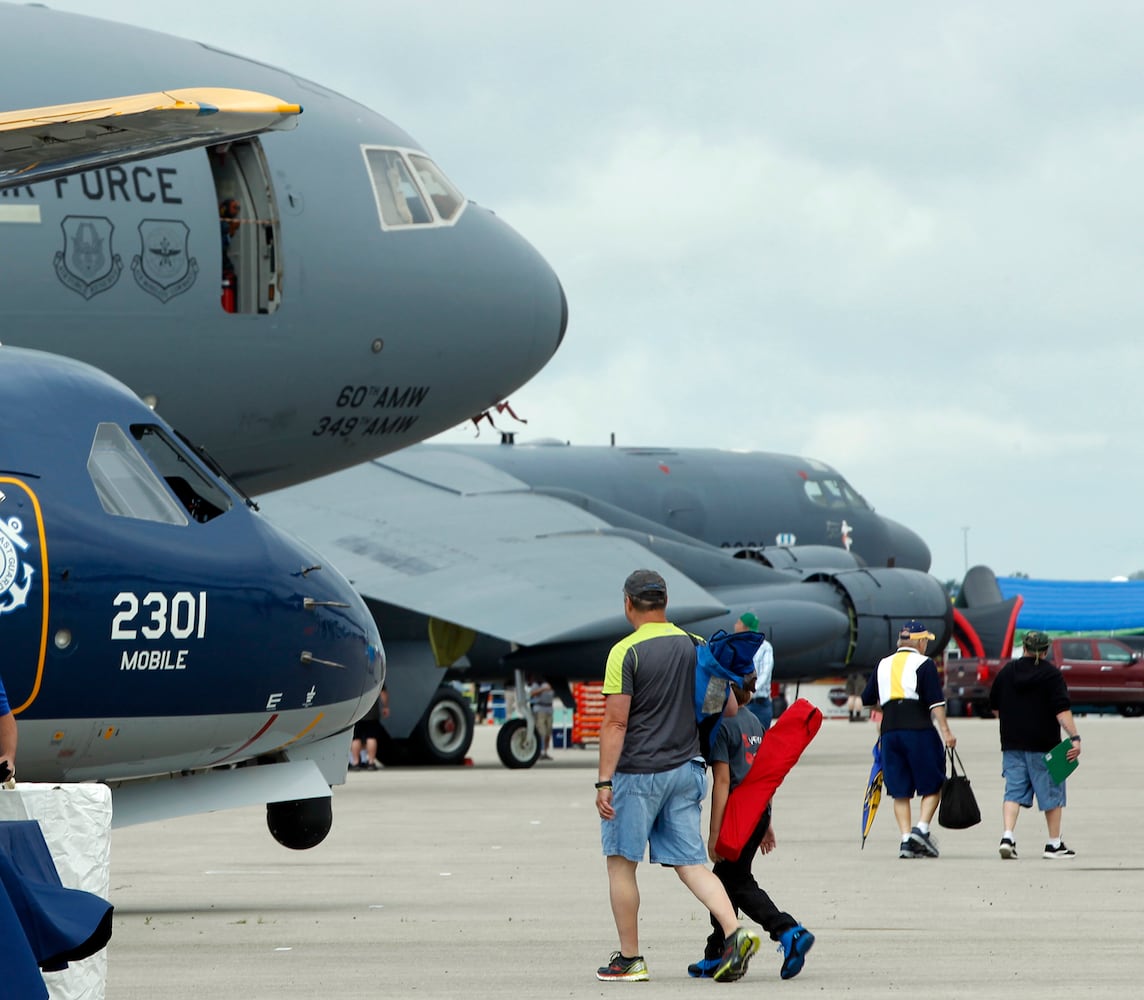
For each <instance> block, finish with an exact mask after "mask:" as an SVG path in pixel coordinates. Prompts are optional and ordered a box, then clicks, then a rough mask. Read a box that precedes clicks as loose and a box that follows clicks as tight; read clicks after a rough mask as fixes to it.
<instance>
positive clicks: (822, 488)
mask: <svg viewBox="0 0 1144 1000" xmlns="http://www.w3.org/2000/svg"><path fill="white" fill-rule="evenodd" d="M803 488H804V489H805V490H806V495H807V496H808V497H809V498H810V501H811V503H814V504H817V505H818V506H819V507H830V508H832V509H835V510H844V509H846V508H856V509H858V510H868V509H869V505H868V504H867V503H866V501H865V500H863V499H862V497H861V496H859V495H858V494H857V493H855V492H854V490H853V489H852V488H851V486H850V484H849V483H848V482H846V480H845V479H835V478H831V477H823V478H822V479H806V480H804V482H803Z"/></svg>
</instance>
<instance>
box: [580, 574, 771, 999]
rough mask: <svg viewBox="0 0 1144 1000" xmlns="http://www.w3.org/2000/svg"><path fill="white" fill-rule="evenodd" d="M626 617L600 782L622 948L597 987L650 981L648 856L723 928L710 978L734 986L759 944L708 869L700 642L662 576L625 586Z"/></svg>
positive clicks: (607, 677)
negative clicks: (671, 617) (645, 921)
mask: <svg viewBox="0 0 1144 1000" xmlns="http://www.w3.org/2000/svg"><path fill="white" fill-rule="evenodd" d="M624 615H625V616H626V618H627V619H628V623H629V624H630V625H631V626H632V629H633V632H632V634H631V635H629V636H628V637H627V638H625V639H621V640H620V641H619V642H617V643H616V644H615V645H614V646H613V647H612V650H611V652H610V653H609V654H608V662H607V665H606V667H605V671H604V688H603V691H604V720H603V722H602V724H601V726H600V762H599V772H598V780H597V781H596V811H597V813H599V816H600V841H601V845H602V847H603V851H604V855H605V857H606V858H607V866H608V897H609V900H610V902H611V906H612V917H613V918H614V920H615V922H616V930H617V932H618V933H619V939H620V948H619V950H618V951H615V952H613V953H612V956H611V958H610V959H609V961H608V964H607V965H604V966H602V967H600V968H599V969H597V970H596V978H597V979H600V980H602V981H604V982H616V981H627V982H641V981H646V980H647V979H648V978H649V975H648V968H647V963H646V962H645V961H644V957H643V955H641V954H640V950H639V908H640V892H639V886H638V884H637V882H636V867H637V865H638V864H639V863H640V861H642V860H643V858H644V854H645V852H648V851H649V848H650V853H649V857H650V859H651V863H652V864H653V865H662V866H664V867H667V868H673V869H675V873H676V875H677V876H678V877H679V880H680V881H681V882H682V883H683V884H684V885H685V886H687V888H688V889H689V890H690V891H691V893H692V894H693V895H694V896H695V898H696V899H698V900H699V901H700V902H701V903H702V904H703V905H704V906H705V907H707V909H708V910H709V911H710V912H711V913H712V914H713V915H714V916H715V918H716V920H717V921H718V923H719V926H720V927H721V928H722V931H723V935H724V937H725V940H726V947H725V948H724V950H723V955H722V957H721V958H720V961H719V964H718V965H717V966H716V967H715V968H714V969H712V970H711V978H713V979H715V980H721V981H723V982H729V981H731V980H734V979H738V978H740V977H741V976H742V975H743V974H744V973H745V972H746V971H747V963H748V961H749V960H750V958H751V956H752V955H753V954H754V953H755V952H756V951H758V950H759V943H760V941H759V936H758V935H757V934H756V933H755V932H754V931H751V930H748V929H747V928H745V927H740V926H739V922H738V918H737V917H736V916H735V908H734V907H733V906H732V905H731V900H730V899H729V898H728V897H727V890H726V889H724V888H723V883H722V882H720V881H719V879H718V878H717V877H716V876H715V875H714V873H712V872H711V871H709V870H708V869H707V867H706V864H705V863H706V861H707V852H706V850H705V849H704V846H703V834H702V833H701V832H700V817H701V811H702V803H703V796H704V795H705V794H706V792H707V778H706V773H705V769H706V765H705V764H704V762H703V758H702V757H701V756H700V753H699V727H698V724H697V721H696V717H695V705H694V697H693V692H694V689H695V661H696V654H695V642H694V641H693V639H692V637H691V636H690V635H688V633H686V632H684V631H683V630H682V629H680V628H677V627H676V626H675V625H673V624H671V623H670V622H669V621H668V620H667V584H666V583H664V580H663V577H662V576H660V575H659V573H656V572H655V571H654V570H647V569H642V570H636V571H635V572H634V573H632V574H631V575H630V576H629V577H628V578H627V580H625V581H624ZM637 668H638V669H637Z"/></svg>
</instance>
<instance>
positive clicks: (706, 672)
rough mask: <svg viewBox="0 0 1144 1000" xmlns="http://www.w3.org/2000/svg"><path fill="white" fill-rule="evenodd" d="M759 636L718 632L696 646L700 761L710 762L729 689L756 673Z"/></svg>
mask: <svg viewBox="0 0 1144 1000" xmlns="http://www.w3.org/2000/svg"><path fill="white" fill-rule="evenodd" d="M689 634H690V633H689ZM763 638H764V636H763V634H762V633H761V632H726V631H724V630H723V629H719V631H718V632H716V633H715V634H714V635H712V636H711V638H710V639H708V640H707V641H706V642H702V641H696V637H695V636H692V642H695V721H696V722H697V723H698V725H699V742H700V746H701V747H702V750H703V757H704V759H706V760H707V761H708V762H710V756H711V755H710V749H711V745H712V743H713V742H714V741H715V734H716V733H717V732H718V730H719V722H720V720H721V719H722V718H723V709H724V708H726V707H727V698H728V697H729V696H730V693H731V689H730V687H729V686H728V685H729V683H735V684H739V683H741V682H742V680H743V678H744V677H746V676H748V675H749V674H753V673H754V672H755V662H754V661H755V653H757V652H758V650H759V647H760V646H761V645H762V644H763Z"/></svg>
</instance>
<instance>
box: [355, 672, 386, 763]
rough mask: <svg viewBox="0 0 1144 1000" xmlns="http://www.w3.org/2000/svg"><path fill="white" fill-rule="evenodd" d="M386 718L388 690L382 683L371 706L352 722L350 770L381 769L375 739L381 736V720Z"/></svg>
mask: <svg viewBox="0 0 1144 1000" xmlns="http://www.w3.org/2000/svg"><path fill="white" fill-rule="evenodd" d="M388 718H389V692H388V691H387V690H386V689H385V685H384V684H383V685H382V687H381V691H380V692H378V696H377V701H376V702H374V704H373V707H372V708H371V709H370V710H369V711H368V712H366V713H365V715H363V716H362V717H361V718H360V719H358V721H357V722H355V723H354V736H353V739H352V740H351V741H350V770H351V771H380V770H381V761H379V760H378V759H377V741H378V740H379V739H380V738H381V723H382V720H383V719H388ZM363 745H364V752H363Z"/></svg>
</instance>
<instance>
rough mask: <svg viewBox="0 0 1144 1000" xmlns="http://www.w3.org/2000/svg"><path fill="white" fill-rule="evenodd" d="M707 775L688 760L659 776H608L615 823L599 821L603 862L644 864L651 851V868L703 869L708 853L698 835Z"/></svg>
mask: <svg viewBox="0 0 1144 1000" xmlns="http://www.w3.org/2000/svg"><path fill="white" fill-rule="evenodd" d="M706 794H707V774H706V771H705V769H704V767H703V765H702V764H697V763H696V762H695V761H690V760H689V761H687V762H686V763H684V764H681V765H680V766H679V767H676V768H673V769H672V770H670V771H661V772H659V773H658V774H624V773H622V772H619V771H617V772H616V773H615V774H614V775H612V805H613V806H614V807H615V810H616V815H615V818H614V819H602V820H600V843H601V844H602V845H603V848H604V854H605V855H606V856H607V857H612V856H614V855H618V856H619V857H622V858H627V859H628V860H629V861H635V862H640V861H643V858H644V851H645V849H646V848H648V847H649V846H650V847H651V863H652V864H654V865H671V866H673V867H674V866H675V865H703V864H706V863H707V848H706V846H705V845H704V843H703V835H702V833H700V830H699V820H700V813H701V811H702V808H703V806H702V803H703V796H704V795H706Z"/></svg>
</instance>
